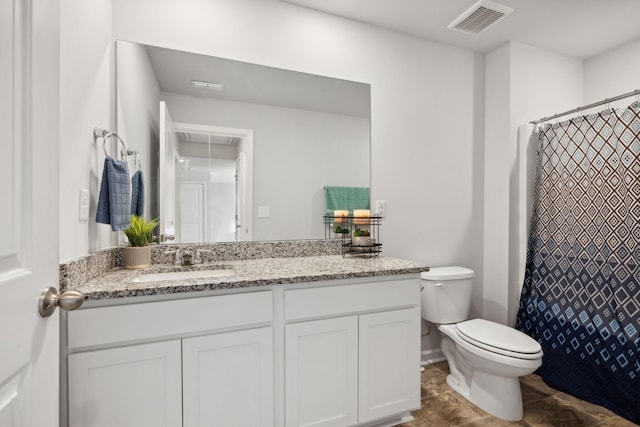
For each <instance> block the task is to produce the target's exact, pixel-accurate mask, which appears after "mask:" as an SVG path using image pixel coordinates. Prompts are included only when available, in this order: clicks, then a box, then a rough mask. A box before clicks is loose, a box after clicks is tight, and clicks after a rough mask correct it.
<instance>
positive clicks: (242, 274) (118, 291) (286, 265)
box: [70, 255, 428, 300]
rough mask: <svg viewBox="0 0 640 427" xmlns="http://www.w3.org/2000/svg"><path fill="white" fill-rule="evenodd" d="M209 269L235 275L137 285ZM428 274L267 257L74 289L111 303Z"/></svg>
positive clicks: (116, 276) (119, 274) (124, 276)
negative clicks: (246, 289) (183, 272)
mask: <svg viewBox="0 0 640 427" xmlns="http://www.w3.org/2000/svg"><path fill="white" fill-rule="evenodd" d="M205 269H206V270H209V269H231V270H233V272H234V274H233V275H227V276H222V277H215V278H211V277H208V278H189V279H179V280H162V281H147V282H137V281H136V280H139V279H140V278H144V275H145V274H154V273H161V272H170V271H175V272H177V271H198V270H205ZM426 270H428V268H427V267H426V266H424V265H420V264H416V263H414V262H410V261H405V260H402V259H398V258H391V257H386V256H382V255H380V256H377V257H372V258H361V257H342V256H341V255H323V256H310V257H284V258H263V259H249V260H239V261H238V260H236V261H220V262H216V263H211V264H196V265H194V266H193V267H184V268H183V267H180V266H175V265H170V264H158V265H152V266H151V267H149V268H147V269H144V270H125V269H124V268H116V269H113V270H110V271H108V272H106V273H105V274H104V275H102V276H100V277H97V278H95V279H91V280H89V281H87V282H85V283H83V284H82V285H79V286H71V287H70V289H76V290H79V291H81V292H83V293H84V294H85V299H86V300H110V299H117V298H127V297H136V296H146V295H163V294H177V293H184V292H197V291H204V290H220V289H237V288H248V287H259V286H270V285H278V284H287V283H302V282H316V281H320V280H339V279H351V278H363V277H375V276H391V275H399V274H410V273H419V272H422V271H426Z"/></svg>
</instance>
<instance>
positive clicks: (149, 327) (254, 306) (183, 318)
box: [68, 290, 273, 349]
mask: <svg viewBox="0 0 640 427" xmlns="http://www.w3.org/2000/svg"><path fill="white" fill-rule="evenodd" d="M272 320H273V297H272V292H271V291H270V290H269V291H262V292H250V293H241V294H231V295H220V296H212V297H204V298H190V299H180V300H171V301H159V302H150V303H142V304H128V305H118V306H109V307H97V308H89V309H85V310H75V311H70V312H69V313H68V347H69V349H73V348H80V347H92V346H101V345H106V344H114V343H120V342H130V341H136V340H145V339H151V338H158V337H172V336H179V335H181V334H193V333H197V332H199V331H213V330H216V329H225V328H234V327H241V326H243V325H255V324H260V323H266V322H271V321H272Z"/></svg>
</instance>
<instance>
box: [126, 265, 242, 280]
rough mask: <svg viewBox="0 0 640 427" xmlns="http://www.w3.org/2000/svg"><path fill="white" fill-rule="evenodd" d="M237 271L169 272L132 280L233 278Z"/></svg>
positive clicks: (150, 274)
mask: <svg viewBox="0 0 640 427" xmlns="http://www.w3.org/2000/svg"><path fill="white" fill-rule="evenodd" d="M234 274H235V271H234V270H232V269H229V268H220V269H215V270H188V271H167V272H164V273H148V274H141V275H139V276H137V277H135V278H134V279H133V280H131V281H132V282H134V283H146V282H161V281H165V280H185V279H206V278H219V277H228V276H233V275H234Z"/></svg>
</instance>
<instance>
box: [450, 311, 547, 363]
mask: <svg viewBox="0 0 640 427" xmlns="http://www.w3.org/2000/svg"><path fill="white" fill-rule="evenodd" d="M456 329H457V332H458V336H459V337H460V338H462V339H463V340H465V341H466V342H468V343H470V344H473V345H475V346H478V347H480V348H483V349H485V350H488V351H492V352H494V353H498V354H503V355H505V356H509V357H517V358H519V359H537V358H540V357H542V347H540V344H538V342H537V341H536V340H534V339H533V338H531V337H530V336H528V335H526V334H523V333H522V332H520V331H517V330H515V329H513V328H510V327H508V326H505V325H501V324H499V323H495V322H490V321H488V320H484V319H472V320H467V321H464V322H460V323H458V324H456Z"/></svg>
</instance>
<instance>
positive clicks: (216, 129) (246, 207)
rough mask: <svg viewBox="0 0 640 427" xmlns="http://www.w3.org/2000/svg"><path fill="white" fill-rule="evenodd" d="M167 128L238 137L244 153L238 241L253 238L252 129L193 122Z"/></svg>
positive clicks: (174, 123) (178, 123)
mask: <svg viewBox="0 0 640 427" xmlns="http://www.w3.org/2000/svg"><path fill="white" fill-rule="evenodd" d="M168 127H169V129H171V130H172V131H174V132H191V133H203V134H208V135H218V136H227V137H232V138H240V139H241V140H242V144H241V146H242V149H243V150H242V151H243V153H244V158H245V160H244V164H245V170H244V172H245V173H244V175H243V176H242V177H239V178H238V179H240V180H241V183H240V187H241V188H243V190H244V191H243V192H242V212H241V218H240V223H241V225H242V232H241V238H240V239H238V240H240V241H244V240H249V241H250V240H252V238H253V130H251V129H240V128H232V127H226V126H209V125H198V124H193V123H181V122H172V123H169V124H168Z"/></svg>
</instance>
